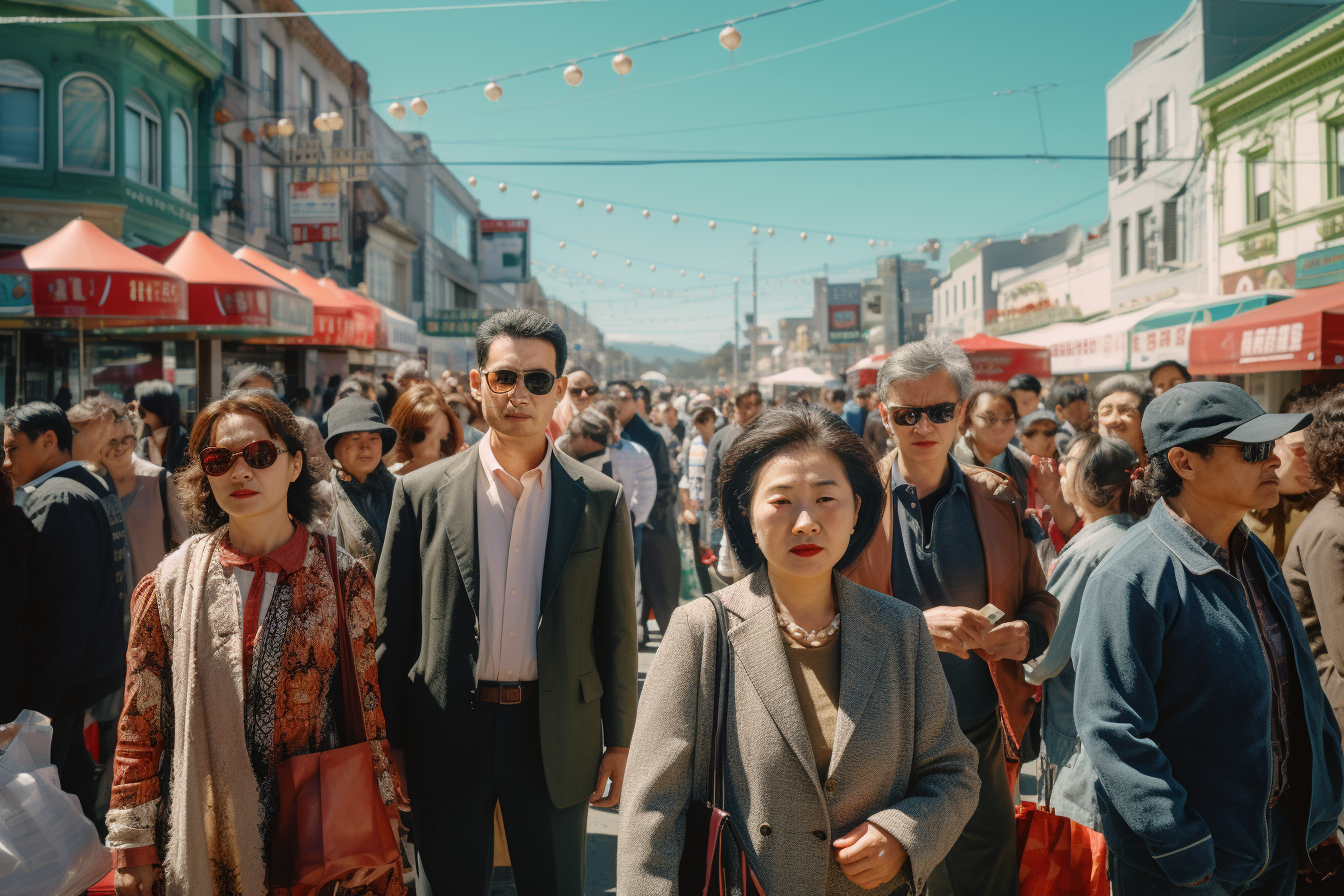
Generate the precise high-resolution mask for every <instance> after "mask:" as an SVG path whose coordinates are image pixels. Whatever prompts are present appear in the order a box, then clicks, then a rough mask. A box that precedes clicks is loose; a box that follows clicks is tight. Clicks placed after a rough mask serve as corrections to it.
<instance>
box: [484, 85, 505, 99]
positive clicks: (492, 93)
mask: <svg viewBox="0 0 1344 896" xmlns="http://www.w3.org/2000/svg"><path fill="white" fill-rule="evenodd" d="M503 95H504V88H503V87H500V86H499V85H498V84H496V83H495V82H494V81H491V82H490V83H489V84H487V85H485V98H486V99H488V100H489V101H490V102H492V103H497V102H499V98H500V97H501V96H503Z"/></svg>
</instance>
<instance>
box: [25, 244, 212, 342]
mask: <svg viewBox="0 0 1344 896" xmlns="http://www.w3.org/2000/svg"><path fill="white" fill-rule="evenodd" d="M187 316H188V311H187V284H186V283H185V282H184V281H183V280H182V278H181V277H179V276H177V275H176V274H174V273H173V272H172V271H170V270H168V269H167V268H165V267H164V266H163V265H161V264H159V263H158V262H157V261H154V260H153V259H151V258H147V257H146V256H144V255H142V254H140V253H139V252H137V251H135V250H134V249H132V248H130V247H129V246H125V245H123V244H121V243H119V242H117V241H116V240H114V239H113V238H112V237H110V236H108V235H107V234H105V233H103V231H101V230H99V229H98V226H97V225H96V224H94V223H93V222H91V221H85V220H83V219H82V218H77V219H75V220H74V221H71V222H70V223H69V224H66V225H65V226H64V227H62V228H61V229H60V230H58V231H56V232H55V233H53V234H52V235H51V236H49V237H47V238H46V239H44V240H42V241H41V242H37V243H34V244H33V245H31V246H29V247H28V248H26V249H22V250H20V251H19V252H15V253H14V254H12V255H9V256H7V257H5V258H0V318H17V319H24V318H75V319H78V321H79V326H80V328H81V329H86V330H91V329H102V328H110V327H131V326H145V325H155V324H180V323H185V322H186V321H187Z"/></svg>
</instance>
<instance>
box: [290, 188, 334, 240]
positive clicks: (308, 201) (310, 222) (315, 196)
mask: <svg viewBox="0 0 1344 896" xmlns="http://www.w3.org/2000/svg"><path fill="white" fill-rule="evenodd" d="M289 229H290V242H291V243H294V244H295V245H299V244H301V243H335V242H339V241H340V239H341V185H340V184H339V183H336V182H321V183H311V182H306V183H292V184H290V185H289Z"/></svg>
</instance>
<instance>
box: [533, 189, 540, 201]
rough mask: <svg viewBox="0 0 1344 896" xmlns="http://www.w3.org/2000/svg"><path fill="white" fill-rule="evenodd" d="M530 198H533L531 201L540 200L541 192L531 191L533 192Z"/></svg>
mask: <svg viewBox="0 0 1344 896" xmlns="http://www.w3.org/2000/svg"><path fill="white" fill-rule="evenodd" d="M532 198H533V199H540V198H541V191H540V190H533V191H532Z"/></svg>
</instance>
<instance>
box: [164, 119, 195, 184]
mask: <svg viewBox="0 0 1344 896" xmlns="http://www.w3.org/2000/svg"><path fill="white" fill-rule="evenodd" d="M191 160H192V154H191V125H190V124H189V123H188V122H187V116H186V115H184V114H183V113H182V110H181V109H179V110H177V111H176V112H174V113H173V117H172V118H171V119H170V123H169V126H168V185H169V187H170V188H171V189H172V191H173V193H175V194H176V195H177V196H178V197H180V198H182V199H185V200H187V201H188V202H190V201H191Z"/></svg>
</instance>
